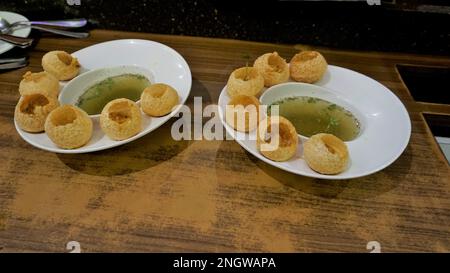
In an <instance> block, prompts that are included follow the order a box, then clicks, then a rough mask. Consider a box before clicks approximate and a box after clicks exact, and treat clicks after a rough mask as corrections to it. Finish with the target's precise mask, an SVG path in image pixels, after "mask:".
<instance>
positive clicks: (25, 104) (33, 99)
mask: <svg viewBox="0 0 450 273" xmlns="http://www.w3.org/2000/svg"><path fill="white" fill-rule="evenodd" d="M58 106H59V102H58V100H57V99H56V97H51V96H46V95H44V94H39V93H36V94H30V95H24V96H22V97H20V99H19V102H18V103H17V105H16V109H15V111H14V118H15V120H16V122H17V125H19V127H20V128H21V129H22V130H24V131H27V132H30V133H37V132H42V131H44V124H45V119H46V118H47V116H48V114H49V113H50V112H51V111H52V110H53V109H55V108H56V107H58Z"/></svg>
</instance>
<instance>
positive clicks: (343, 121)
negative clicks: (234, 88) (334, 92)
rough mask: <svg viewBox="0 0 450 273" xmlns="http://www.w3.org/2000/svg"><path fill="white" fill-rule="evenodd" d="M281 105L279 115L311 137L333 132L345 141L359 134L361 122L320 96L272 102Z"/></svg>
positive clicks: (302, 133)
mask: <svg viewBox="0 0 450 273" xmlns="http://www.w3.org/2000/svg"><path fill="white" fill-rule="evenodd" d="M273 105H278V106H279V115H280V116H283V117H285V118H287V119H288V120H289V121H290V122H291V123H292V124H293V125H294V127H295V129H296V130H297V133H298V134H300V135H303V136H306V137H310V136H312V135H315V134H319V133H328V134H333V135H335V136H337V137H338V138H340V139H341V140H343V141H350V140H353V139H355V138H356V137H357V136H358V135H359V131H360V123H359V121H358V119H356V117H355V116H354V115H353V114H352V113H351V112H350V111H348V110H346V109H344V108H343V107H341V106H339V105H336V104H334V103H332V102H329V101H326V100H322V99H319V98H313V97H307V96H299V97H291V98H285V99H283V100H280V101H276V102H274V103H272V104H271V105H270V106H269V107H268V113H269V114H270V107H272V106H273Z"/></svg>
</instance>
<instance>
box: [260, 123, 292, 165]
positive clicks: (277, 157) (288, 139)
mask: <svg viewBox="0 0 450 273" xmlns="http://www.w3.org/2000/svg"><path fill="white" fill-rule="evenodd" d="M277 131H278V132H277ZM298 143H299V139H298V135H297V131H296V130H295V127H294V125H292V123H291V122H290V121H289V120H287V119H286V118H284V117H282V116H271V117H268V118H266V119H265V120H263V121H261V122H260V123H259V125H258V133H257V139H256V145H257V148H258V150H259V151H260V153H261V154H262V155H263V156H265V157H267V158H268V159H270V160H273V161H287V160H289V159H291V158H292V157H293V156H294V155H295V153H296V152H297V146H298Z"/></svg>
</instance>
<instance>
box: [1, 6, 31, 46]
mask: <svg viewBox="0 0 450 273" xmlns="http://www.w3.org/2000/svg"><path fill="white" fill-rule="evenodd" d="M0 17H2V18H4V19H5V20H6V21H8V22H9V23H10V24H12V23H15V22H19V21H28V19H27V18H25V17H24V16H22V15H20V14H17V13H14V12H8V11H0ZM30 31H31V28H30V27H24V28H20V29H16V30H14V31H13V32H11V33H8V34H10V35H14V36H18V37H23V38H25V37H28V35H29V34H30ZM13 47H14V46H13V45H11V44H10V43H7V42H4V41H0V54H2V53H4V52H6V51H8V50H10V49H11V48H13Z"/></svg>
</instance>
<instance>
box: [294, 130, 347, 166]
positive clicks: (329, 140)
mask: <svg viewBox="0 0 450 273" xmlns="http://www.w3.org/2000/svg"><path fill="white" fill-rule="evenodd" d="M303 157H304V158H305V160H306V163H307V164H308V166H309V167H310V168H311V169H313V170H314V171H316V172H318V173H322V174H338V173H341V172H343V171H344V170H345V169H346V168H347V165H348V161H349V154H348V149H347V145H346V144H345V143H344V142H343V141H342V140H340V139H339V138H338V137H336V136H334V135H332V134H317V135H313V136H312V137H311V138H309V139H308V141H306V143H305V144H304V146H303Z"/></svg>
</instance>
